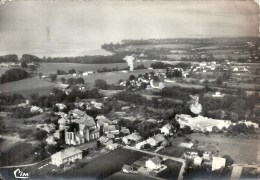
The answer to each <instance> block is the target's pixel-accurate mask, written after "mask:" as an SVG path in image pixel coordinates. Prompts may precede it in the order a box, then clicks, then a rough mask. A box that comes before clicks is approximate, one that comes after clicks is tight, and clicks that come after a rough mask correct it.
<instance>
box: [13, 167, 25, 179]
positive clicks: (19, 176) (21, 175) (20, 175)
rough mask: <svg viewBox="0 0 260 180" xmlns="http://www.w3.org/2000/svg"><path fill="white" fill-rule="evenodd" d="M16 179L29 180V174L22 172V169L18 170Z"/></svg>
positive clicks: (15, 172) (15, 174)
mask: <svg viewBox="0 0 260 180" xmlns="http://www.w3.org/2000/svg"><path fill="white" fill-rule="evenodd" d="M14 177H15V178H19V179H27V178H28V177H29V174H28V173H24V172H22V171H21V170H20V169H16V170H15V171H14Z"/></svg>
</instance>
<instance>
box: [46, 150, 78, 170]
mask: <svg viewBox="0 0 260 180" xmlns="http://www.w3.org/2000/svg"><path fill="white" fill-rule="evenodd" d="M76 159H82V151H81V150H80V149H77V148H75V147H70V148H67V149H65V150H62V151H60V152H57V153H55V154H53V155H52V156H51V164H53V165H56V166H60V165H62V164H64V163H68V162H74V161H75V160H76Z"/></svg>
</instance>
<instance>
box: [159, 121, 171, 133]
mask: <svg viewBox="0 0 260 180" xmlns="http://www.w3.org/2000/svg"><path fill="white" fill-rule="evenodd" d="M171 129H172V125H170V124H169V123H168V124H165V125H164V126H163V127H162V128H161V129H160V130H161V133H162V134H164V135H170V134H171Z"/></svg>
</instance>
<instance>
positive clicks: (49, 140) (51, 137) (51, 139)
mask: <svg viewBox="0 0 260 180" xmlns="http://www.w3.org/2000/svg"><path fill="white" fill-rule="evenodd" d="M46 143H47V144H50V145H56V144H57V142H56V141H55V139H54V136H53V135H50V136H48V137H47V138H46Z"/></svg>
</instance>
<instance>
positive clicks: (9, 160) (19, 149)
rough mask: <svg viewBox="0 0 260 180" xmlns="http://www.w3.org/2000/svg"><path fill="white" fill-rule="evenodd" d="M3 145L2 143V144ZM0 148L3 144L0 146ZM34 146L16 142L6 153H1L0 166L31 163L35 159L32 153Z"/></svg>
mask: <svg viewBox="0 0 260 180" xmlns="http://www.w3.org/2000/svg"><path fill="white" fill-rule="evenodd" d="M3 143H4V142H3ZM0 145H1V146H2V145H4V144H0ZM34 149H35V145H32V144H30V143H26V142H17V143H15V144H14V145H13V146H12V147H11V148H9V149H8V151H2V153H1V158H0V165H1V166H5V165H19V164H26V163H32V162H33V161H34V159H35V157H36V155H35V154H34V153H33V151H34Z"/></svg>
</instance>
